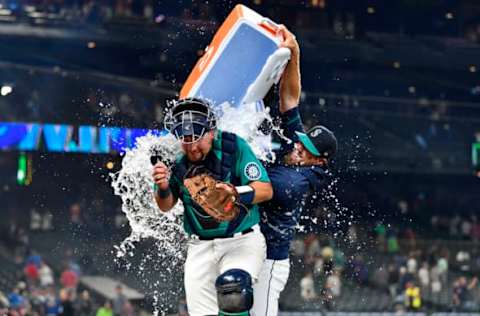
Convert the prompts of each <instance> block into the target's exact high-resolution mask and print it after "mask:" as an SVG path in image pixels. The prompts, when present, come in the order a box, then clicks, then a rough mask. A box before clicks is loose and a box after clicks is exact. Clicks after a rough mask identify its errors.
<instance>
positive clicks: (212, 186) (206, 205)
mask: <svg viewBox="0 0 480 316" xmlns="http://www.w3.org/2000/svg"><path fill="white" fill-rule="evenodd" d="M217 183H224V182H219V181H217V180H215V179H214V178H212V177H211V176H209V175H207V174H205V173H203V174H199V175H196V176H194V177H192V178H188V179H185V180H184V181H183V184H184V185H185V187H186V188H187V190H188V192H189V193H190V195H191V196H192V199H193V200H194V201H195V202H196V203H197V204H198V205H199V206H200V207H201V208H202V209H203V210H204V211H205V213H207V214H208V215H210V216H211V217H213V218H214V219H215V220H216V221H218V222H223V221H231V220H233V219H235V218H236V217H237V216H238V213H239V212H240V209H239V208H238V205H237V204H236V203H235V202H236V201H237V200H238V194H237V191H236V190H235V187H233V186H232V185H230V184H228V183H225V184H226V185H228V189H227V188H225V187H224V186H223V187H222V186H220V187H218V186H217Z"/></svg>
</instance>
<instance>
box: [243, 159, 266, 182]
mask: <svg viewBox="0 0 480 316" xmlns="http://www.w3.org/2000/svg"><path fill="white" fill-rule="evenodd" d="M244 173H245V176H246V177H247V178H248V180H250V181H255V180H258V179H260V177H261V176H262V171H261V170H260V167H259V166H258V164H257V163H256V162H249V163H247V165H246V166H245V170H244Z"/></svg>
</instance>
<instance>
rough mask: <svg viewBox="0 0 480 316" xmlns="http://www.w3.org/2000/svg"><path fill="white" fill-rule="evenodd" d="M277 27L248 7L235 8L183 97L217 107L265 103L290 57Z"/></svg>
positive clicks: (187, 84)
mask: <svg viewBox="0 0 480 316" xmlns="http://www.w3.org/2000/svg"><path fill="white" fill-rule="evenodd" d="M277 28H278V26H277V24H275V23H274V22H272V21H271V20H269V19H267V18H265V17H263V16H261V15H260V14H258V13H256V12H255V11H253V10H251V9H249V8H247V7H246V6H243V5H237V6H235V8H234V9H233V11H232V12H231V13H230V14H229V15H228V17H227V19H226V20H225V21H224V22H223V24H222V25H221V27H220V28H219V29H218V31H217V33H216V34H215V36H214V37H213V40H212V42H211V43H210V45H209V46H208V47H207V48H206V50H205V54H204V55H203V56H202V57H201V58H200V59H199V60H198V62H197V64H196V65H195V67H194V68H193V70H192V72H191V73H190V75H189V77H188V79H187V80H186V82H185V84H184V86H183V88H182V90H181V91H180V98H185V97H201V98H206V99H208V100H210V101H211V102H212V103H213V104H214V105H215V106H217V107H218V106H220V105H222V104H223V103H225V102H228V103H229V104H230V105H231V106H233V107H236V108H238V107H242V105H243V104H250V103H253V102H257V101H260V100H262V99H263V97H264V96H265V95H266V94H267V92H268V90H269V89H270V87H271V86H272V85H273V84H274V83H276V82H278V80H279V79H280V76H281V74H282V72H283V70H284V69H285V66H286V64H287V62H288V60H289V58H290V51H289V50H288V49H286V48H279V43H280V39H279V38H278V37H277V36H276V31H277ZM257 110H260V109H258V108H257ZM261 110H263V108H262V109H261Z"/></svg>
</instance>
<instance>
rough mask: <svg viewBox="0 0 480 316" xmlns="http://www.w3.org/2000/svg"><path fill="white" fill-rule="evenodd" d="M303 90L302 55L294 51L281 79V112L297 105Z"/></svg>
mask: <svg viewBox="0 0 480 316" xmlns="http://www.w3.org/2000/svg"><path fill="white" fill-rule="evenodd" d="M301 92H302V86H301V77H300V56H299V54H298V53H293V54H292V57H291V59H290V61H289V62H288V65H287V67H286V68H285V71H284V72H283V75H282V80H281V81H280V112H281V113H284V112H286V111H288V110H290V109H292V108H294V107H297V106H298V104H299V102H300V94H301Z"/></svg>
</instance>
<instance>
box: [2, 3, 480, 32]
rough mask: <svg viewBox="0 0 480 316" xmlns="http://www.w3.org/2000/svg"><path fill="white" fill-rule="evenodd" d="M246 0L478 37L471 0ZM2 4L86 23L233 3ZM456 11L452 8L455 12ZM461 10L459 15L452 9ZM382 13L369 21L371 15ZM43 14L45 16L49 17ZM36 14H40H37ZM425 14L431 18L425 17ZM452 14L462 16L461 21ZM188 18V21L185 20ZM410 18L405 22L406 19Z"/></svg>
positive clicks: (367, 26) (294, 18)
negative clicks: (418, 2)
mask: <svg viewBox="0 0 480 316" xmlns="http://www.w3.org/2000/svg"><path fill="white" fill-rule="evenodd" d="M243 3H244V4H246V5H248V6H250V7H252V8H254V9H255V10H258V11H260V12H261V13H262V14H266V15H267V16H269V17H271V18H273V19H278V18H281V19H282V20H283V21H284V22H283V23H285V24H287V25H290V26H298V27H303V28H314V27H315V28H317V29H327V28H328V29H331V30H332V31H333V32H334V33H336V34H338V35H341V36H345V37H346V38H354V37H355V36H358V35H361V34H362V33H363V32H364V31H365V30H367V31H368V30H372V31H378V30H386V31H387V32H395V33H406V34H409V35H415V34H417V33H420V34H422V33H424V34H434V33H437V34H438V33H440V34H445V35H450V36H459V35H460V36H464V37H465V38H467V39H469V40H471V41H478V40H479V38H480V28H479V27H478V25H480V21H478V19H475V18H472V17H470V16H469V14H467V13H465V11H466V12H468V10H475V9H476V7H474V6H469V3H468V2H466V3H463V2H462V1H457V2H455V4H450V3H444V4H443V5H433V4H428V3H427V4H426V5H423V6H418V7H415V8H412V7H411V3H410V2H409V1H403V0H396V1H394V3H393V4H392V5H383V4H382V3H381V2H378V3H376V5H372V4H371V3H370V2H368V1H355V2H351V1H342V0H335V1H331V0H308V1H302V2H301V3H299V2H298V1H294V0H290V1H289V0H287V1H282V2H281V3H278V2H276V1H272V0H250V1H244V2H243ZM0 4H2V5H3V7H4V8H6V9H9V10H12V11H13V12H15V13H16V14H18V15H21V14H23V13H24V12H25V13H26V14H28V13H29V12H32V10H33V9H32V8H35V10H36V11H37V13H39V12H43V13H45V14H48V15H50V16H51V15H57V16H58V17H61V18H67V19H69V20H71V19H75V20H76V21H86V22H89V23H99V22H104V21H108V20H111V19H112V18H124V17H127V18H130V19H132V18H133V19H137V20H138V19H140V20H142V21H146V22H156V23H162V22H163V21H164V20H165V19H166V17H168V18H172V17H173V18H177V19H178V21H180V20H181V21H183V22H187V23H192V22H193V21H203V22H206V23H212V22H213V23H216V22H218V21H222V20H223V19H224V18H225V16H226V15H227V14H228V12H229V11H230V10H231V9H232V4H231V3H229V2H224V1H211V2H205V1H177V0H161V1H153V0H135V1H133V0H108V1H95V0H8V1H7V0H2V1H0ZM453 12H455V13H453ZM462 13H463V15H464V16H461V17H457V16H455V14H462ZM377 14H379V15H382V16H383V17H384V18H383V19H378V20H377V21H376V23H374V22H373V19H372V18H373V17H375V16H376V15H377ZM48 15H46V16H45V17H48ZM36 16H37V17H38V14H37V15H36ZM426 20H433V21H432V22H431V23H428V24H427V23H425V22H424V21H426ZM456 20H459V21H461V22H462V25H461V26H460V27H459V26H458V24H459V22H457V21H456ZM189 21H190V22H189ZM407 21H408V22H409V23H408V22H407Z"/></svg>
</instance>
